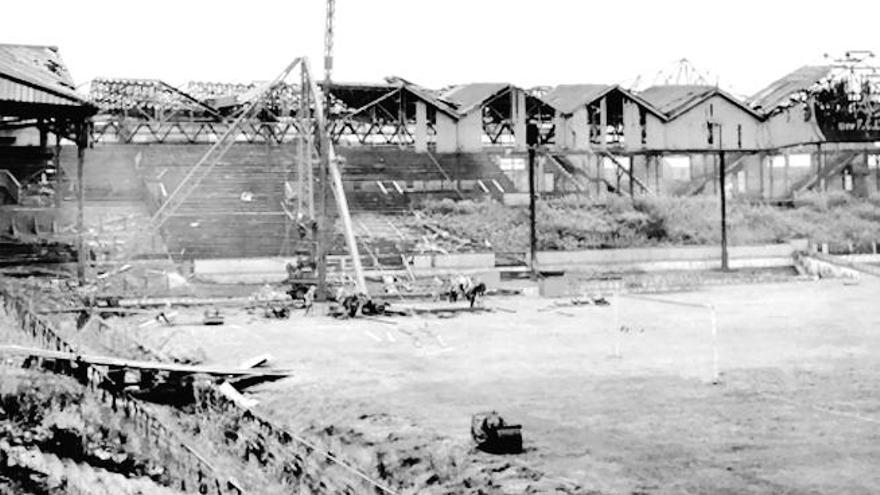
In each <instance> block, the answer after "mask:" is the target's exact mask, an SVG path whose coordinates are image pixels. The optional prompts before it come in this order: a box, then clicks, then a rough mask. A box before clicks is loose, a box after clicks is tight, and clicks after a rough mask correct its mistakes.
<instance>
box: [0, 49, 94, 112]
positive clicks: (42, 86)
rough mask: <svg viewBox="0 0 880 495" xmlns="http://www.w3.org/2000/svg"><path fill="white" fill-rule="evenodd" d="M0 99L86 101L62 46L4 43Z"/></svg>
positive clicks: (71, 103) (53, 102) (0, 60)
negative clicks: (76, 87)
mask: <svg viewBox="0 0 880 495" xmlns="http://www.w3.org/2000/svg"><path fill="white" fill-rule="evenodd" d="M0 79H2V80H3V84H0V100H8V101H16V102H21V103H41V104H50V105H68V106H80V105H83V104H84V103H85V101H84V100H83V98H82V97H81V96H80V95H78V94H77V93H76V91H75V88H74V85H73V80H72V79H71V77H70V73H69V72H68V71H67V67H65V66H64V62H63V61H62V60H61V56H60V55H59V54H58V49H57V48H55V47H51V46H33V45H3V44H0Z"/></svg>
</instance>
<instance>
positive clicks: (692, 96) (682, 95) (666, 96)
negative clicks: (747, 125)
mask: <svg viewBox="0 0 880 495" xmlns="http://www.w3.org/2000/svg"><path fill="white" fill-rule="evenodd" d="M639 96H641V97H642V98H643V99H644V100H645V101H647V102H648V103H649V104H650V105H652V106H653V107H654V108H656V109H657V110H659V111H661V112H663V113H664V114H665V115H666V118H667V119H668V120H674V119H676V118H678V117H679V116H681V115H683V114H685V113H687V112H688V111H690V110H691V109H692V108H694V107H696V106H697V105H699V104H700V103H703V102H704V101H706V100H708V99H709V98H712V97H714V96H720V97H722V98H724V99H725V100H727V101H729V102H730V103H732V104H734V105H736V106H737V107H739V108H740V109H742V110H743V111H744V112H746V113H748V114H749V115H751V116H752V117H754V118H756V119H758V120H761V118H762V117H761V115H760V114H759V113H757V112H755V111H754V110H753V109H751V108H750V107H749V106H748V105H746V104H745V103H743V102H742V101H740V100H739V99H737V98H736V97H734V96H733V95H731V94H729V93H727V92H725V91H723V90H721V89H719V88H718V87H717V86H699V85H675V84H673V85H662V86H651V87H650V88H647V89H645V90H644V91H642V92H640V93H639Z"/></svg>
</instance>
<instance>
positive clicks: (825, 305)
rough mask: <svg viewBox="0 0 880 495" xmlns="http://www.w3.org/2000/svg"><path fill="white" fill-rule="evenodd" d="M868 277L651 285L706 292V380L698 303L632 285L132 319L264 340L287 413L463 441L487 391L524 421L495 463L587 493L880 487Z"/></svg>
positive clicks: (174, 335)
mask: <svg viewBox="0 0 880 495" xmlns="http://www.w3.org/2000/svg"><path fill="white" fill-rule="evenodd" d="M878 294H880V281H878V280H876V279H866V280H863V281H862V282H861V283H859V284H857V285H847V284H844V283H843V282H841V281H834V280H832V281H821V282H798V283H787V284H777V285H750V286H733V287H719V288H712V289H706V290H703V291H699V292H691V293H678V294H666V295H663V296H657V297H661V298H663V299H667V300H672V301H684V302H691V303H700V304H711V305H714V306H715V307H716V308H717V316H718V339H717V349H718V365H719V369H720V371H721V383H720V384H717V385H715V384H712V383H711V379H712V363H713V352H712V350H713V347H712V340H711V324H710V317H709V313H708V311H706V310H702V309H697V308H689V307H681V306H675V305H669V304H664V303H657V302H649V301H640V300H631V299H621V300H620V301H619V306H618V311H619V314H618V316H615V310H614V307H613V306H610V307H609V306H604V307H603V306H587V307H580V308H561V309H558V310H555V309H548V305H549V304H550V303H551V302H552V301H551V300H546V299H539V298H529V297H515V298H504V299H498V298H495V299H489V300H488V301H487V305H488V306H490V307H491V306H495V307H501V308H504V309H506V311H497V312H494V313H491V314H481V315H475V314H474V315H472V314H463V315H459V316H457V317H454V318H448V319H438V318H432V319H415V318H398V319H395V320H393V321H394V322H395V323H394V324H391V323H388V322H387V321H381V322H380V321H367V320H357V321H351V320H349V321H334V320H330V319H327V318H321V317H301V316H295V317H294V318H292V319H290V320H280V321H279V320H267V319H264V318H262V316H260V315H256V314H255V315H250V314H247V313H244V312H243V311H242V312H236V313H232V314H229V313H227V324H226V325H224V326H221V327H202V326H184V327H174V328H160V327H158V326H155V325H151V326H146V327H142V328H140V329H138V334H139V335H140V337H141V338H142V339H143V340H146V341H149V342H151V343H153V344H157V345H159V344H161V345H164V346H165V348H166V349H168V350H185V349H186V348H190V347H194V346H199V347H201V348H203V349H204V350H205V352H206V354H207V356H208V358H209V361H211V362H213V363H218V364H219V363H222V364H235V363H238V362H240V361H241V360H243V359H246V358H248V357H251V356H254V355H258V354H262V353H271V354H272V355H273V356H274V357H275V364H276V365H277V366H281V367H285V368H292V369H293V370H295V372H296V375H295V376H294V377H293V378H290V379H286V380H283V381H281V382H277V383H274V384H270V385H265V386H263V387H261V388H260V389H258V392H257V393H256V394H255V396H256V397H257V398H258V399H260V401H261V404H260V407H261V408H263V410H265V411H268V412H270V413H271V414H272V415H273V416H275V417H277V418H281V419H283V420H284V421H285V422H287V423H288V424H290V425H291V426H294V427H296V426H302V427H306V426H307V425H314V424H325V425H330V424H333V425H336V426H339V425H345V424H347V423H349V422H351V421H353V420H354V419H355V418H358V417H361V416H362V415H369V414H383V413H384V414H389V415H391V416H395V417H400V418H405V419H407V420H411V421H412V422H413V423H414V424H416V425H419V426H420V427H423V428H424V429H425V430H426V431H430V432H431V433H432V434H435V435H438V436H439V437H443V438H447V439H450V441H452V442H455V443H457V444H461V445H467V443H468V441H469V438H468V428H469V419H470V415H471V414H472V413H474V412H477V411H481V410H485V409H496V410H498V411H500V412H501V413H502V414H503V415H504V416H505V417H507V418H508V419H509V420H511V421H515V422H521V423H522V424H523V433H524V441H525V446H526V449H527V451H526V453H524V454H523V455H521V456H516V457H511V458H510V459H509V460H510V461H511V462H521V463H524V464H526V465H528V466H531V467H533V468H535V469H538V470H540V471H543V472H545V473H547V474H548V475H550V476H553V477H558V478H562V479H568V480H572V481H575V482H577V483H579V484H580V485H582V486H583V487H585V488H587V489H591V490H597V491H600V492H602V493H774V494H776V493H848V494H856V493H865V494H867V493H876V491H877V490H878V487H880V471H878V470H877V466H880V387H877V377H878V374H880V308H878V305H877V296H878ZM615 302H616V301H615ZM187 315H188V313H186V312H184V313H182V314H181V315H180V318H181V319H185V318H186V317H187ZM190 316H192V319H193V320H197V319H198V313H197V312H193V313H192V314H191V315H190ZM621 328H623V331H621ZM429 448H430V447H429Z"/></svg>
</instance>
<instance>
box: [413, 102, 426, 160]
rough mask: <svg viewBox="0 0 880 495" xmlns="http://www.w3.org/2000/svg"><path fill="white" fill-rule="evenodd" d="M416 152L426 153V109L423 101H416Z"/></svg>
mask: <svg viewBox="0 0 880 495" xmlns="http://www.w3.org/2000/svg"><path fill="white" fill-rule="evenodd" d="M415 148H416V152H418V153H422V152H425V151H428V107H427V106H426V105H425V102H423V101H416V132H415Z"/></svg>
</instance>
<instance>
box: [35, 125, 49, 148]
mask: <svg viewBox="0 0 880 495" xmlns="http://www.w3.org/2000/svg"><path fill="white" fill-rule="evenodd" d="M37 130H38V131H39V132H40V149H41V150H42V151H46V148H48V147H49V128H48V127H47V126H46V121H45V120H40V122H39V124H37Z"/></svg>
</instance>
